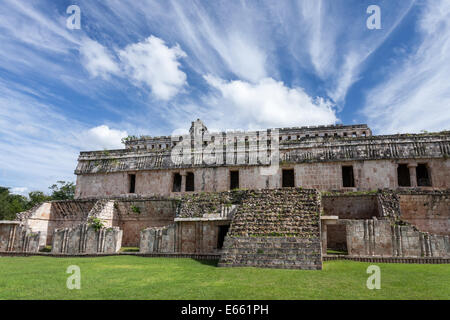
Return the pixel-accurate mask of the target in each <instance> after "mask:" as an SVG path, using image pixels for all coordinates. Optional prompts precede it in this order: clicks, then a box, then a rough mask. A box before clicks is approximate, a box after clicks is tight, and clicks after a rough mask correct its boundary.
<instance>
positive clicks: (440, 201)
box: [398, 190, 450, 235]
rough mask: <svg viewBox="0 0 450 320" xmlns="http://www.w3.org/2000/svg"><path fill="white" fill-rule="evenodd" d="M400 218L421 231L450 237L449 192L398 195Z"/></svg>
mask: <svg viewBox="0 0 450 320" xmlns="http://www.w3.org/2000/svg"><path fill="white" fill-rule="evenodd" d="M398 197H399V205H400V211H401V218H402V220H405V221H407V222H409V223H411V224H413V225H414V226H416V227H417V228H418V229H419V230H421V231H426V232H430V233H435V234H438V235H450V191H449V190H447V191H432V192H416V193H410V194H408V193H400V194H399V195H398Z"/></svg>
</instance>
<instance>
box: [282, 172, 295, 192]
mask: <svg viewBox="0 0 450 320" xmlns="http://www.w3.org/2000/svg"><path fill="white" fill-rule="evenodd" d="M282 185H283V188H293V187H295V179H294V170H293V169H288V170H283V183H282Z"/></svg>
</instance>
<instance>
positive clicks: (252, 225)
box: [219, 188, 322, 269]
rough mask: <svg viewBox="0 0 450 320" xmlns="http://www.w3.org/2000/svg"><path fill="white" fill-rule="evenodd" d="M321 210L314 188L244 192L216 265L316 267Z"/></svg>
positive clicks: (318, 258) (319, 261)
mask: <svg viewBox="0 0 450 320" xmlns="http://www.w3.org/2000/svg"><path fill="white" fill-rule="evenodd" d="M320 210H321V207H320V194H319V193H318V192H317V191H316V190H302V189H299V188H285V189H278V190H252V191H247V192H246V194H245V197H244V198H243V200H242V204H241V205H240V206H239V208H238V210H237V211H236V213H235V215H234V217H233V220H232V222H231V226H230V231H229V232H228V235H227V236H226V238H225V244H224V249H223V253H222V256H221V259H220V262H219V266H260V267H276V268H300V269H321V268H322V256H321V250H322V249H321V244H320Z"/></svg>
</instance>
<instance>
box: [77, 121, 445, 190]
mask: <svg viewBox="0 0 450 320" xmlns="http://www.w3.org/2000/svg"><path fill="white" fill-rule="evenodd" d="M198 138H199V139H200V140H198ZM169 142H170V143H169ZM155 145H156V147H155ZM126 147H127V149H123V150H110V151H97V152H81V153H80V156H79V159H78V165H77V168H76V170H75V174H77V175H78V177H77V190H76V197H77V198H87V197H102V196H119V195H123V194H127V193H138V194H141V195H170V194H171V193H172V192H173V191H184V190H185V189H188V188H187V187H186V186H187V185H188V184H193V185H195V188H194V190H195V191H225V190H229V189H230V188H232V186H231V185H230V180H231V178H230V175H231V173H230V171H237V170H238V171H239V185H238V187H239V188H247V189H264V188H272V189H273V188H280V187H282V186H283V171H282V169H283V168H284V169H291V170H293V174H294V177H293V178H292V180H293V182H292V184H293V185H294V186H301V187H306V188H316V189H319V190H333V189H342V188H346V187H349V188H354V189H357V190H372V189H377V188H391V189H396V188H398V187H416V186H422V185H421V182H420V181H422V180H423V171H424V170H425V171H426V175H427V177H426V180H427V181H429V183H427V184H425V185H426V186H430V187H434V188H449V187H450V185H449V181H450V179H449V162H448V157H449V155H450V132H441V133H427V134H416V135H413V134H403V135H389V136H372V133H371V131H370V129H369V128H368V127H367V126H366V125H353V126H320V127H302V128H283V129H273V130H266V131H257V132H232V133H224V132H222V133H217V134H214V133H213V134H210V133H208V132H207V128H206V126H204V124H203V123H202V122H201V121H200V120H197V121H196V122H193V124H192V127H191V130H190V133H189V134H188V135H185V136H179V137H157V138H151V137H143V138H141V139H138V138H133V139H129V140H127V141H126ZM268 165H270V167H271V168H275V170H274V171H273V172H272V173H271V175H270V176H267V175H263V174H262V172H261V170H262V169H261V168H267V166H268ZM399 166H400V167H401V168H399ZM424 166H425V167H426V169H424ZM343 167H351V169H349V168H347V169H344V168H343ZM264 170H265V169H264ZM344 170H347V171H348V170H350V175H351V181H352V182H351V183H348V181H347V183H346V181H345V179H346V177H347V178H348V175H349V173H348V172H347V174H344ZM406 171H407V172H406ZM192 174H193V177H194V178H193V181H191V182H190V183H187V182H186V181H187V177H186V175H192ZM399 174H400V176H399ZM417 175H421V176H420V177H419V178H418V176H417ZM177 179H178V184H179V186H178V190H175V189H177V188H174V187H173V186H174V184H175V180H177ZM406 180H407V181H408V182H407V184H406V185H405V181H406ZM425 185H424V186H425ZM183 188H185V189H183ZM191 189H192V188H191Z"/></svg>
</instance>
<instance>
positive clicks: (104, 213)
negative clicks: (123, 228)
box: [87, 199, 116, 227]
mask: <svg viewBox="0 0 450 320" xmlns="http://www.w3.org/2000/svg"><path fill="white" fill-rule="evenodd" d="M115 204H116V202H115V201H114V200H106V199H103V200H98V201H97V202H96V203H95V205H94V206H93V207H92V209H91V211H89V214H88V217H87V218H88V220H89V218H98V219H100V220H101V221H102V223H103V225H104V226H105V227H112V226H113V225H114V211H115Z"/></svg>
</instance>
